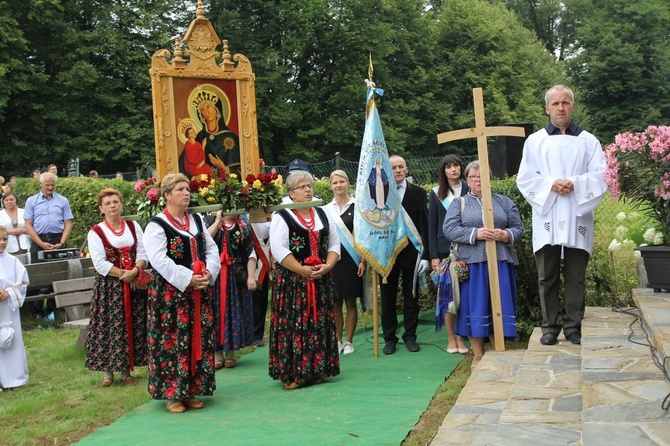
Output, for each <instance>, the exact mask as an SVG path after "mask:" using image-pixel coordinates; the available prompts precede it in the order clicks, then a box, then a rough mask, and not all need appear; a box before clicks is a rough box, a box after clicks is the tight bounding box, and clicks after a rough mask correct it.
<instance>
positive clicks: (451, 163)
mask: <svg viewBox="0 0 670 446" xmlns="http://www.w3.org/2000/svg"><path fill="white" fill-rule="evenodd" d="M464 168H465V166H464V165H463V161H462V160H461V158H460V157H459V156H458V155H445V156H444V157H443V158H442V161H441V162H440V169H439V170H438V172H437V186H435V187H434V188H433V189H432V190H431V191H430V198H429V200H428V250H429V252H430V266H431V268H432V270H433V271H435V272H436V271H439V267H440V263H441V262H442V261H444V259H446V258H447V257H449V252H450V246H451V243H450V242H449V241H448V240H447V239H446V238H445V236H444V232H443V231H442V224H444V218H445V217H446V215H447V210H448V209H449V205H450V204H451V201H452V200H453V199H454V198H455V197H462V196H463V195H466V194H467V193H468V192H469V191H470V188H469V187H468V185H467V183H466V182H465V181H464V180H463V170H464ZM442 288H444V287H442ZM450 300H451V299H450V298H449V297H448V296H447V295H446V294H445V293H440V295H439V296H438V302H437V308H436V311H435V328H436V329H437V330H440V329H441V328H442V324H444V325H445V326H446V327H447V342H448V343H447V353H460V354H466V353H467V352H468V347H466V345H465V342H464V341H463V338H462V337H460V336H457V335H455V334H454V324H455V323H456V315H454V314H450V313H447V308H448V306H449V301H450Z"/></svg>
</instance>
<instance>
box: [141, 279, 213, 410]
mask: <svg viewBox="0 0 670 446" xmlns="http://www.w3.org/2000/svg"><path fill="white" fill-rule="evenodd" d="M213 301H214V299H213V297H212V289H211V287H207V289H205V290H202V291H201V298H200V302H201V305H200V318H201V330H202V331H201V336H200V339H201V343H202V350H201V352H202V359H201V360H198V361H197V362H196V366H195V369H194V370H193V371H192V370H191V350H192V341H193V330H194V322H195V311H196V305H195V300H194V299H193V296H192V290H190V289H187V290H186V291H185V292H182V291H179V290H178V289H177V288H175V287H174V286H172V285H170V284H169V283H168V282H167V281H166V280H165V279H163V277H161V276H160V275H158V274H156V275H154V277H153V279H151V282H150V283H149V292H148V314H147V338H148V341H149V377H148V379H149V384H148V386H149V394H151V396H152V397H153V398H154V399H180V400H183V399H186V398H188V397H190V396H192V395H212V394H213V393H214V390H215V389H216V382H215V379H214V347H215V341H214V315H213V312H212V304H213Z"/></svg>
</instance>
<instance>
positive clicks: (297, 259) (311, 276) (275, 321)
mask: <svg viewBox="0 0 670 446" xmlns="http://www.w3.org/2000/svg"><path fill="white" fill-rule="evenodd" d="M313 182H314V180H313V178H312V176H311V175H310V174H309V173H308V172H304V171H295V172H292V173H291V175H289V177H288V179H287V181H286V186H287V189H288V194H289V197H290V198H291V200H293V202H294V203H303V202H309V201H312V184H313ZM270 246H271V251H272V256H273V257H274V258H275V259H276V262H277V263H276V264H275V267H276V272H277V275H276V278H275V282H274V284H273V286H272V303H271V321H270V367H269V373H270V376H271V377H272V378H274V379H277V380H279V381H281V382H282V383H283V384H284V388H285V389H286V390H292V389H297V388H298V387H302V386H304V385H308V384H317V383H320V382H323V380H324V379H325V378H328V377H331V376H336V375H339V374H340V356H339V352H338V350H337V338H336V337H335V329H336V328H335V312H334V310H333V299H334V296H333V293H334V290H333V280H332V278H331V274H330V273H331V270H332V269H333V267H334V266H335V263H336V262H337V260H338V258H339V252H340V241H339V238H338V236H337V230H336V229H335V225H334V224H332V223H331V222H330V221H329V220H328V217H327V216H326V213H325V211H324V210H323V209H321V208H316V207H305V208H300V209H293V210H287V209H284V210H281V211H278V212H276V213H275V214H274V216H273V218H272V224H271V226H270Z"/></svg>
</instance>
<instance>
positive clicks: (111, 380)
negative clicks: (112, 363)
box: [102, 378, 114, 387]
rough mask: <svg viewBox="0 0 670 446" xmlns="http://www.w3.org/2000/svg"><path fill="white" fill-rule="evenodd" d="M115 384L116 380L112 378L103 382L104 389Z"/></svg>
mask: <svg viewBox="0 0 670 446" xmlns="http://www.w3.org/2000/svg"><path fill="white" fill-rule="evenodd" d="M113 382H114V380H113V379H112V378H105V379H103V380H102V387H109V386H111V385H112V383H113Z"/></svg>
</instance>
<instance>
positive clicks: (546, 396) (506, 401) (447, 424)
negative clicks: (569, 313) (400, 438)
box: [431, 289, 670, 446]
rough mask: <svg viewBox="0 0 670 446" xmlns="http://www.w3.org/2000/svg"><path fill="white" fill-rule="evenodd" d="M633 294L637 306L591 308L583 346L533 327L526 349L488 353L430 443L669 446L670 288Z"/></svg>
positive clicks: (587, 313)
mask: <svg viewBox="0 0 670 446" xmlns="http://www.w3.org/2000/svg"><path fill="white" fill-rule="evenodd" d="M633 296H634V299H635V301H636V303H637V305H638V309H630V313H631V314H626V313H624V312H616V311H612V309H611V308H595V307H588V308H587V309H586V313H585V319H584V321H583V323H582V336H583V338H582V345H581V346H580V345H572V344H571V343H570V342H567V341H566V340H565V339H564V338H563V336H562V335H561V336H560V337H559V341H560V342H559V344H557V345H553V346H544V345H541V344H540V342H539V339H540V337H541V336H542V333H541V330H540V329H539V328H537V329H535V330H534V332H533V334H532V336H531V339H530V341H529V344H528V349H527V350H525V351H519V350H512V351H505V352H487V353H486V354H485V355H484V358H483V359H482V361H481V362H480V363H479V365H478V366H477V368H476V369H474V370H473V373H472V375H471V377H470V380H469V381H468V383H467V385H466V386H465V387H464V388H463V391H462V392H461V395H460V396H459V398H458V401H457V402H456V405H455V406H454V407H453V408H452V410H451V411H450V413H449V414H447V416H446V417H445V419H444V422H443V424H442V426H441V427H440V430H439V431H438V433H437V435H436V436H435V438H434V439H433V441H432V443H431V444H432V445H436V446H439V445H452V444H458V445H526V444H532V443H537V442H541V444H542V445H543V446H544V445H574V446H579V445H584V446H599V445H603V446H613V445H617V446H618V445H629V444H630V445H668V446H670V412H669V411H666V410H664V409H663V408H662V404H663V401H664V399H665V398H666V396H667V395H670V383H669V382H668V379H666V375H665V374H664V373H663V371H662V370H661V369H660V368H659V367H658V365H659V364H662V363H663V362H664V360H665V359H664V358H665V352H669V353H670V293H654V292H653V290H651V289H639V290H633ZM635 314H639V315H640V317H641V318H643V319H642V320H641V321H639V322H636V317H635ZM631 324H632V326H631ZM643 326H644V328H645V329H646V330H647V331H648V334H646V335H645V332H644V331H643V329H642V328H643ZM631 327H632V328H631ZM631 330H632V331H631ZM631 333H632V335H631ZM631 341H634V342H631ZM640 344H652V345H653V348H652V347H651V346H650V345H640ZM667 363H668V366H669V367H670V360H668V361H667ZM669 399H670V397H669Z"/></svg>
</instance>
